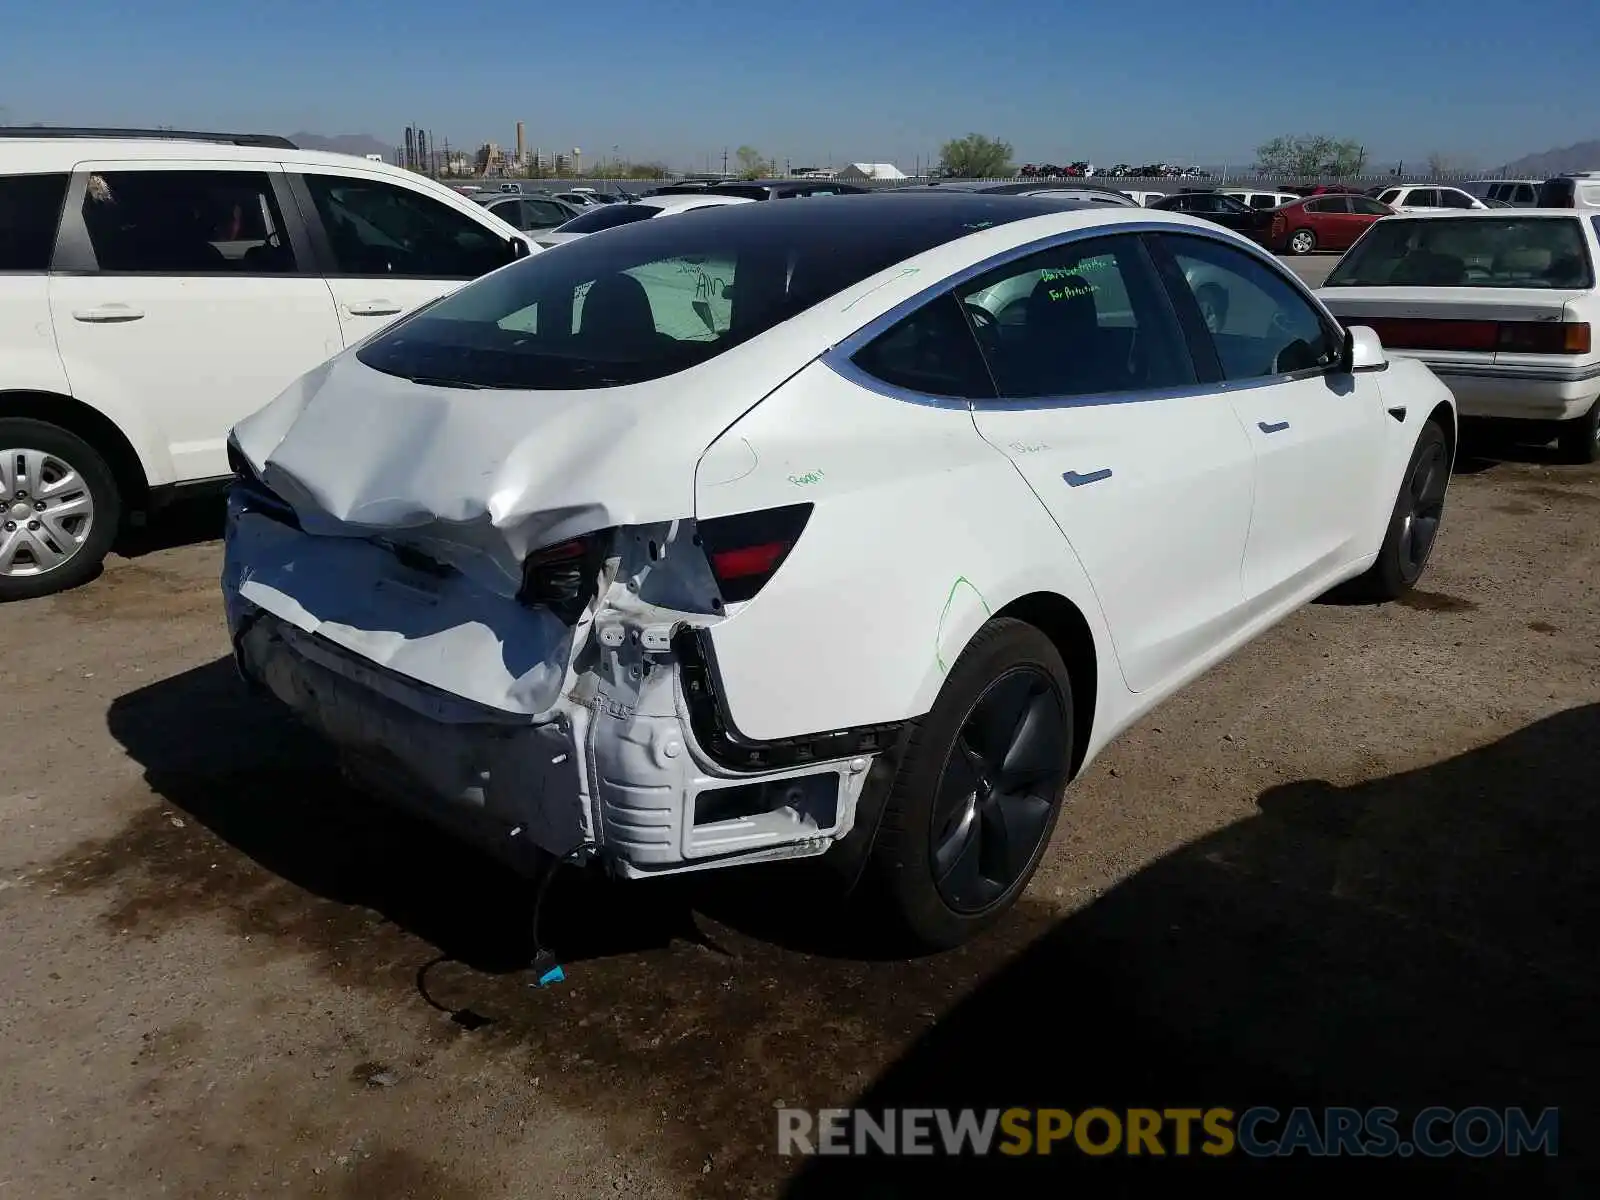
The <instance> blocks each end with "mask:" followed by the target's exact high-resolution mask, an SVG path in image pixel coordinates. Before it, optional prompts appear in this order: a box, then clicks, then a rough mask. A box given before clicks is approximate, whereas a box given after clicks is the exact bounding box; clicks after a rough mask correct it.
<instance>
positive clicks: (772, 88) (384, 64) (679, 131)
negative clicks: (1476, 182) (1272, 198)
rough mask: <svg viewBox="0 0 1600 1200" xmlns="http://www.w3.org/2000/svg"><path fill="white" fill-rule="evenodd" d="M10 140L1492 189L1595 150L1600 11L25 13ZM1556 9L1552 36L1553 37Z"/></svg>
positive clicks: (1235, 5) (1352, 6)
mask: <svg viewBox="0 0 1600 1200" xmlns="http://www.w3.org/2000/svg"><path fill="white" fill-rule="evenodd" d="M7 7H9V9H10V11H9V12H8V13H6V15H5V19H4V27H5V44H4V45H3V46H0V123H7V124H11V123H26V122H33V121H43V122H47V123H51V124H100V125H115V124H128V125H133V124H139V125H147V124H150V125H153V124H162V125H175V126H179V127H185V126H187V127H202V128H230V129H250V130H257V131H265V132H276V133H289V132H293V131H296V130H309V131H312V132H318V133H370V134H373V135H375V136H377V137H379V138H382V139H383V140H385V141H389V142H396V141H399V140H400V137H401V130H402V129H403V128H404V126H405V125H406V124H407V123H408V122H411V121H416V122H419V123H421V124H423V125H424V126H425V127H428V128H431V129H432V130H433V131H434V132H435V135H436V137H437V138H438V139H440V140H442V139H444V138H449V140H450V141H451V143H452V144H453V145H457V144H467V145H473V146H475V145H477V144H479V143H481V142H483V141H485V140H489V139H493V140H495V141H498V142H500V143H502V144H506V143H510V142H511V141H512V139H513V130H514V123H515V122H516V121H517V120H518V119H519V118H520V119H522V120H523V121H524V122H526V124H527V130H528V138H529V141H530V143H532V144H534V145H537V146H539V147H541V148H543V149H544V150H546V151H551V150H555V149H558V148H570V147H573V146H578V147H580V148H582V150H583V152H584V158H585V160H589V161H592V160H593V159H594V158H596V157H597V156H610V155H611V154H612V153H613V150H612V148H613V147H616V148H617V150H616V153H618V154H620V155H621V156H622V157H625V158H631V159H634V160H647V159H662V160H666V161H668V162H669V163H670V164H672V165H674V166H687V165H690V164H691V163H693V164H695V165H699V164H701V163H702V162H704V161H706V160H707V159H709V160H710V161H711V162H712V164H713V165H717V164H719V163H720V160H721V155H722V150H723V148H724V147H727V148H728V150H729V152H730V154H731V152H732V150H733V149H734V148H736V147H737V146H739V145H740V144H744V143H748V144H750V145H754V146H756V147H757V148H759V149H760V150H762V151H763V152H765V153H766V154H768V155H773V156H776V157H777V158H778V159H779V161H780V162H781V161H782V160H783V159H785V158H787V159H789V160H791V161H792V162H793V164H794V165H797V166H798V165H802V164H806V165H809V164H812V163H822V162H825V161H827V160H828V159H830V158H831V159H832V161H833V162H834V164H835V165H837V164H840V163H843V162H847V161H851V160H857V161H859V160H862V159H872V160H893V161H896V162H899V163H901V164H902V165H903V166H904V167H906V168H907V169H909V168H910V167H911V166H912V165H913V163H914V162H915V160H916V158H917V156H919V155H921V156H923V158H924V159H926V157H927V156H929V155H937V153H938V147H939V145H940V143H941V142H942V141H944V140H945V139H947V138H949V137H952V136H958V135H960V134H963V133H966V132H968V131H970V130H976V131H979V132H982V133H986V134H990V135H992V136H997V137H1003V138H1005V139H1006V140H1008V141H1010V142H1011V143H1012V145H1013V146H1014V147H1015V150H1016V156H1017V159H1018V161H1024V160H1032V161H1045V160H1050V161H1056V162H1066V161H1069V160H1072V159H1077V158H1088V159H1091V160H1093V161H1095V162H1098V163H1110V162H1114V161H1117V160H1120V159H1126V160H1128V161H1131V162H1135V163H1138V162H1145V161H1151V160H1166V161H1182V162H1203V163H1208V164H1209V163H1220V162H1232V163H1247V162H1248V161H1249V160H1250V158H1251V153H1252V150H1253V148H1254V147H1255V146H1256V145H1258V144H1259V143H1260V142H1262V141H1263V140H1265V139H1266V138H1268V137H1271V136H1274V135H1276V134H1280V133H1292V132H1311V133H1329V134H1332V135H1335V136H1350V137H1355V138H1358V139H1361V140H1362V141H1364V142H1365V144H1366V146H1367V148H1368V151H1369V154H1370V155H1371V156H1372V158H1373V159H1374V160H1392V159H1394V158H1399V157H1405V158H1414V159H1415V158H1421V157H1423V156H1426V155H1427V154H1428V153H1430V152H1433V151H1438V152H1441V153H1444V154H1447V155H1451V156H1457V157H1462V156H1465V157H1468V158H1470V159H1471V160H1472V161H1471V164H1470V165H1474V166H1478V167H1490V166H1494V165H1498V164H1499V163H1501V162H1504V161H1505V160H1506V159H1508V158H1514V157H1517V156H1519V155H1521V154H1524V153H1528V152H1532V151H1538V150H1545V149H1549V148H1551V147H1554V146H1561V145H1566V144H1568V143H1571V142H1576V141H1582V140H1586V139H1589V138H1600V108H1597V107H1596V106H1595V104H1594V103H1593V88H1592V86H1591V83H1592V80H1593V79H1594V72H1595V56H1596V52H1597V50H1600V5H1593V4H1589V5H1585V4H1570V5H1562V6H1558V7H1556V8H1553V9H1549V10H1545V9H1543V8H1542V7H1539V6H1527V5H1523V6H1509V5H1507V4H1505V3H1504V2H1503V0H1493V2H1491V0H1402V2H1396V0H1339V3H1338V4H1336V5H1331V6H1330V5H1328V4H1325V3H1324V4H1315V3H1301V4H1295V3H1287V4H1286V3H1277V4H1266V3H1259V4H1258V3H1253V2H1252V0H1204V2H1201V0H1134V2H1132V3H1099V4H1081V3H1080V4H1070V3H1069V4H1062V3H1047V2H1045V0H1032V2H1024V3H1015V2H1013V3H1005V2H1002V0H992V2H991V3H987V4H977V3H972V2H971V0H966V2H960V3H958V2H956V0H922V2H920V3H911V2H910V0H885V2H880V3H866V4H856V3H851V2H850V0H799V2H795V0H783V2H781V3H773V2H771V0H749V2H748V3H738V4H734V3H723V4H714V3H710V2H709V0H600V2H597V3H585V4H562V3H554V4H527V5H521V4H505V3H499V4H470V5H469V4H441V3H437V2H435V0H321V2H319V3H311V2H309V0H254V2H245V3H240V2H239V0H228V2H226V3H211V4H198V3H195V2H194V0H187V2H184V0H144V2H142V3H138V4H128V3H124V2H122V0H78V2H76V3H73V2H71V0H67V2H64V3H62V4H59V5H48V4H44V3H33V4H29V3H27V2H26V0H12V2H11V4H10V5H9V6H7ZM1546 12H1548V14H1549V16H1550V17H1551V18H1552V19H1545V15H1544V14H1545V13H1546Z"/></svg>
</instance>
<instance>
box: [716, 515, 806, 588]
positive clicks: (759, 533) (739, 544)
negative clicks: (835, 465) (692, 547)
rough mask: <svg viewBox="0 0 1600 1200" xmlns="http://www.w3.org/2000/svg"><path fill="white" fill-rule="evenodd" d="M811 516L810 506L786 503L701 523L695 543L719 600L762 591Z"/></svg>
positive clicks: (787, 554) (786, 556) (797, 539)
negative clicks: (702, 553)
mask: <svg viewBox="0 0 1600 1200" xmlns="http://www.w3.org/2000/svg"><path fill="white" fill-rule="evenodd" d="M810 518H811V505H809V504H786V505H784V506H783V507H782V508H764V509H762V510H760V511H759V512H750V513H738V514H736V515H734V516H730V517H713V518H711V519H710V520H709V521H701V522H700V525H699V529H700V545H701V546H702V548H703V549H704V550H705V552H706V558H707V559H708V560H709V561H710V563H711V573H712V574H713V575H714V576H716V580H717V587H718V589H719V590H720V591H721V593H722V599H723V602H724V603H726V604H736V603H738V602H739V601H741V600H749V599H750V598H751V597H752V596H754V595H755V594H756V593H757V592H759V591H760V590H761V589H762V588H763V587H765V586H766V585H767V581H768V580H770V579H771V578H772V577H773V576H774V575H776V574H777V573H778V568H779V567H781V566H782V565H783V560H784V559H786V558H788V557H789V551H791V550H793V549H794V544H795V543H796V542H797V541H799V540H800V532H801V531H802V530H803V529H805V527H806V522H807V521H808V520H809V519H810Z"/></svg>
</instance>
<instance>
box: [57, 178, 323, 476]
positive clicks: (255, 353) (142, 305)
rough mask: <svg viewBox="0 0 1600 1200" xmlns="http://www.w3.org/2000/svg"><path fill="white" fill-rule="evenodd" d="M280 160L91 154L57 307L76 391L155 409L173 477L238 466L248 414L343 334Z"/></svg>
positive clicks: (71, 214)
mask: <svg viewBox="0 0 1600 1200" xmlns="http://www.w3.org/2000/svg"><path fill="white" fill-rule="evenodd" d="M275 182H281V173H280V171H279V168H278V167H277V166H276V165H275V164H273V163H235V162H231V161H230V162H228V163H199V162H188V163H185V162H173V163H150V162H142V161H141V162H99V163H80V164H78V166H77V168H76V173H75V175H74V177H73V183H72V187H71V189H70V191H69V194H68V197H67V204H66V210H65V212H64V214H63V218H62V233H61V247H62V248H61V251H60V254H61V255H62V256H63V257H62V258H61V260H60V262H58V265H60V264H61V263H65V264H66V265H68V266H69V267H70V269H69V270H64V271H63V270H58V271H57V272H56V273H54V274H52V275H51V277H50V314H51V324H52V326H53V328H54V330H55V336H56V342H57V345H58V346H59V348H60V351H61V357H62V361H63V363H64V364H65V368H66V372H67V377H68V379H69V380H70V382H71V386H72V390H73V392H74V394H76V395H79V396H83V397H85V398H91V399H92V398H95V397H103V398H104V399H103V401H102V402H103V403H106V404H108V405H111V404H115V405H116V406H117V407H119V408H120V409H121V411H123V412H125V413H129V414H135V415H136V416H134V417H131V418H130V419H142V420H143V421H145V422H147V425H146V432H147V434H148V435H149V436H150V437H151V438H153V439H154V440H155V441H156V442H157V443H158V444H162V445H164V447H165V449H166V450H167V453H168V454H169V455H170V458H171V462H172V479H171V480H170V481H171V482H184V481H188V480H196V479H205V478H211V477H216V476H223V475H226V474H227V473H228V459H227V449H226V439H227V436H228V431H229V429H231V428H232V427H233V426H234V425H235V424H236V423H237V422H238V421H240V420H242V419H243V418H245V417H247V416H249V415H250V414H251V413H253V412H255V411H256V410H257V409H259V408H261V407H263V406H264V405H266V404H267V403H269V402H270V401H271V400H272V399H273V398H274V397H276V396H277V395H278V393H279V392H281V391H282V390H283V389H284V388H285V387H287V386H288V385H289V384H291V383H292V382H294V380H295V379H296V378H297V377H298V376H300V375H301V374H303V373H304V372H306V371H309V370H310V369H311V368H312V367H315V366H316V365H317V364H318V363H321V362H323V361H324V360H325V359H327V358H329V357H330V356H332V355H334V354H337V353H338V352H339V351H340V350H341V349H342V348H343V341H342V339H341V338H340V334H339V323H338V320H337V319H336V318H335V316H334V310H333V299H332V297H331V295H330V294H329V291H328V285H327V283H326V282H325V281H324V280H323V279H322V276H321V275H320V274H319V273H318V272H317V271H316V269H315V267H314V266H313V265H312V264H310V263H309V262H308V261H307V260H308V259H309V257H310V256H309V253H308V252H307V249H306V244H305V242H304V239H303V237H302V236H301V232H300V231H299V230H298V229H293V228H289V227H287V226H286V224H285V221H284V214H283V208H282V205H281V204H280V200H281V199H283V197H281V196H280V193H279V190H278V188H277V186H275Z"/></svg>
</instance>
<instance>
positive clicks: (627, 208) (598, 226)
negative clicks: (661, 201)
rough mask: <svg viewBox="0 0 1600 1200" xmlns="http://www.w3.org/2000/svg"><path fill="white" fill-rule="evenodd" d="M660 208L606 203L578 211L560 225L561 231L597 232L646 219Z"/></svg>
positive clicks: (649, 205) (657, 212) (657, 213)
mask: <svg viewBox="0 0 1600 1200" xmlns="http://www.w3.org/2000/svg"><path fill="white" fill-rule="evenodd" d="M660 212H661V210H660V209H659V208H657V207H656V206H655V205H653V204H608V205H606V206H605V207H604V208H591V209H588V210H587V211H585V212H582V213H579V214H578V215H577V216H575V217H573V218H572V220H570V221H568V222H567V223H566V224H565V225H562V226H561V227H560V229H559V231H558V232H561V233H599V232H600V231H601V230H602V229H615V228H616V227H617V226H618V225H629V224H632V223H633V222H634V221H648V220H649V219H650V218H651V217H654V216H657V215H659V214H660Z"/></svg>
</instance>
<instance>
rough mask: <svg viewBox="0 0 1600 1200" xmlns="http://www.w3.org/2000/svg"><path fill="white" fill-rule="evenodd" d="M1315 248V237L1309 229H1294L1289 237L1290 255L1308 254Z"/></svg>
mask: <svg viewBox="0 0 1600 1200" xmlns="http://www.w3.org/2000/svg"><path fill="white" fill-rule="evenodd" d="M1316 248H1317V235H1316V234H1314V233H1312V232H1311V230H1309V229H1296V230H1295V231H1294V232H1293V233H1291V234H1290V235H1289V253H1290V254H1310V253H1311V252H1312V251H1313V250H1315V249H1316Z"/></svg>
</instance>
